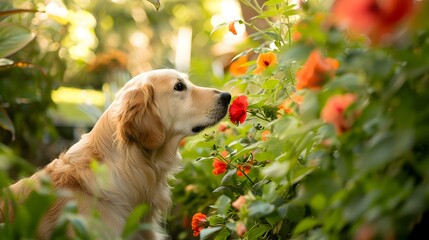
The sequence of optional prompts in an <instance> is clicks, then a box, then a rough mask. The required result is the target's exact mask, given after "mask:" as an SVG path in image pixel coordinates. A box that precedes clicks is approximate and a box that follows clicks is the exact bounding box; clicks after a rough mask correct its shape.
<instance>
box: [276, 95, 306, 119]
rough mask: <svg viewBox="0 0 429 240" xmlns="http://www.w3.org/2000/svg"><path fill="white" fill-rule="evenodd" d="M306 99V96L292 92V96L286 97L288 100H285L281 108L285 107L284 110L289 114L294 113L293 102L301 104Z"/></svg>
mask: <svg viewBox="0 0 429 240" xmlns="http://www.w3.org/2000/svg"><path fill="white" fill-rule="evenodd" d="M303 101H304V96H301V95H298V94H296V93H292V94H291V95H290V98H286V100H284V101H283V102H282V103H281V104H280V106H279V110H281V109H283V111H284V112H285V113H287V114H291V113H293V110H292V108H291V105H292V102H294V103H296V104H298V105H301V104H302V102H303Z"/></svg>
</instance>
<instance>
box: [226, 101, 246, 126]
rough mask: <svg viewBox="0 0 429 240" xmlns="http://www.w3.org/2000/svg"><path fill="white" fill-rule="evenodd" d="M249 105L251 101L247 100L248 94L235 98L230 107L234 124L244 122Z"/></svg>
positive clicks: (230, 114)
mask: <svg viewBox="0 0 429 240" xmlns="http://www.w3.org/2000/svg"><path fill="white" fill-rule="evenodd" d="M248 106H249V103H248V102H247V97H246V96H238V97H237V98H236V99H234V101H233V102H232V103H231V106H230V107H229V118H230V119H231V122H233V123H234V124H238V123H243V122H244V121H245V120H246V116H247V112H246V110H247V107H248Z"/></svg>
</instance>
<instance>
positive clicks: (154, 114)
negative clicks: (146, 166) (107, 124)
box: [116, 83, 165, 149]
mask: <svg viewBox="0 0 429 240" xmlns="http://www.w3.org/2000/svg"><path fill="white" fill-rule="evenodd" d="M121 95H122V96H120V99H119V100H120V101H119V103H118V105H117V106H116V107H117V108H118V111H117V113H116V114H117V115H116V117H117V123H116V124H117V125H116V138H117V141H119V143H120V144H123V145H127V144H130V143H136V144H140V145H142V146H143V147H144V148H146V149H156V148H159V147H160V146H161V145H162V143H163V142H164V140H165V132H164V127H163V125H162V121H161V116H160V113H159V110H158V107H157V106H156V103H155V100H154V87H153V85H152V84H150V83H145V84H143V85H141V86H138V87H131V88H128V89H126V90H125V91H124V92H122V94H121Z"/></svg>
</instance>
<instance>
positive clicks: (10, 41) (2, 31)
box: [0, 22, 35, 58]
mask: <svg viewBox="0 0 429 240" xmlns="http://www.w3.org/2000/svg"><path fill="white" fill-rule="evenodd" d="M34 37H35V34H33V33H32V32H31V31H30V30H29V29H27V28H25V27H22V26H20V25H17V24H13V23H3V22H1V23H0V58H3V57H6V56H9V55H11V54H13V53H15V52H17V51H19V50H20V49H22V48H23V47H25V46H26V45H27V44H28V43H30V42H31V40H33V38H34Z"/></svg>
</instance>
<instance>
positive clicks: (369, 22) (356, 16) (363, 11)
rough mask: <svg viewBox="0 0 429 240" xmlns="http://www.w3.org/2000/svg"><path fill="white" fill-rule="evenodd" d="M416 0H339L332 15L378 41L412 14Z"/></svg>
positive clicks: (347, 25)
mask: <svg viewBox="0 0 429 240" xmlns="http://www.w3.org/2000/svg"><path fill="white" fill-rule="evenodd" d="M414 2H415V1H414V0H384V1H379V0H337V1H335V3H334V5H333V7H332V15H333V18H334V20H335V21H337V22H338V25H340V26H342V27H344V28H350V29H351V30H352V31H355V32H359V33H363V34H365V35H367V36H368V37H369V38H370V39H371V40H372V41H373V42H375V43H377V42H379V41H380V40H382V38H383V37H385V36H387V35H388V34H389V33H391V32H392V31H393V30H394V29H395V27H396V26H397V25H398V24H399V23H400V22H401V21H403V20H404V19H405V18H406V17H408V16H409V15H411V12H412V11H413V8H414Z"/></svg>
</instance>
